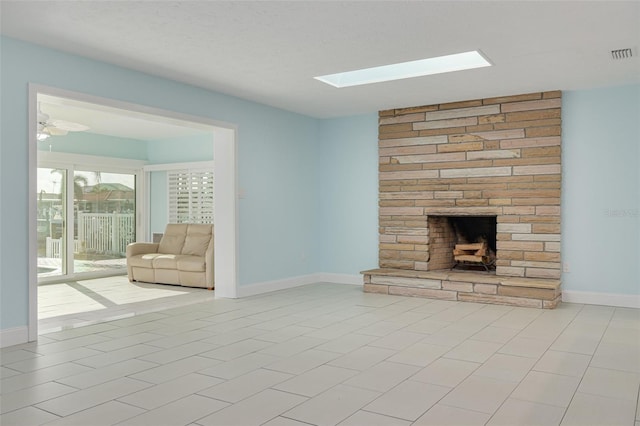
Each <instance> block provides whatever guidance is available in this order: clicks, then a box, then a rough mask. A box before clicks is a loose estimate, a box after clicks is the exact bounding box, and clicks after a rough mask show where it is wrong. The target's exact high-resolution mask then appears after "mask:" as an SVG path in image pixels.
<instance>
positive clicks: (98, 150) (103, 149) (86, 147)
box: [38, 132, 147, 160]
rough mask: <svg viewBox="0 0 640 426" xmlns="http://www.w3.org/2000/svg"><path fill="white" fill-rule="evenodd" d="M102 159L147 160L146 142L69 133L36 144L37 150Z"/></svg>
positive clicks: (86, 133) (84, 133)
mask: <svg viewBox="0 0 640 426" xmlns="http://www.w3.org/2000/svg"><path fill="white" fill-rule="evenodd" d="M49 149H51V151H52V152H64V153H74V154H84V155H98V156H102V157H115V158H130V159H132V160H146V159H147V142H146V141H141V140H137V139H129V138H118V137H115V136H105V135H98V134H95V133H89V132H69V133H68V134H66V135H65V136H51V137H50V138H48V139H45V140H44V141H39V142H38V150H41V151H49Z"/></svg>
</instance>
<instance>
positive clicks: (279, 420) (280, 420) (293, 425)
mask: <svg viewBox="0 0 640 426" xmlns="http://www.w3.org/2000/svg"><path fill="white" fill-rule="evenodd" d="M194 426H195V425H194ZM262 426H309V423H303V422H299V421H297V420H293V419H288V418H286V417H276V418H275V419H273V420H269V421H268V422H266V423H263V424H262Z"/></svg>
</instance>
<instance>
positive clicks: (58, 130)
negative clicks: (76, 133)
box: [45, 126, 69, 136]
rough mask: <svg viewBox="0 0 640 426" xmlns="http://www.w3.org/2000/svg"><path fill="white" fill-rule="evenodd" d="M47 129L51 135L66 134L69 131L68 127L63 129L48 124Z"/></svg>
mask: <svg viewBox="0 0 640 426" xmlns="http://www.w3.org/2000/svg"><path fill="white" fill-rule="evenodd" d="M45 131H46V132H47V133H49V134H50V135H51V136H64V135H66V134H67V133H69V131H68V130H66V129H61V128H59V127H53V126H47V127H46V128H45Z"/></svg>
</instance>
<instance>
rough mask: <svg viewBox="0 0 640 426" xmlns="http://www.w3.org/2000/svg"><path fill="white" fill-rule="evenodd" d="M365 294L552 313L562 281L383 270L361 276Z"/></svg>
mask: <svg viewBox="0 0 640 426" xmlns="http://www.w3.org/2000/svg"><path fill="white" fill-rule="evenodd" d="M361 273H362V274H363V275H364V283H365V284H364V292H366V293H378V294H392V295H402V296H413V297H425V298H432V299H445V300H458V301H468V302H476V303H491V304H499V305H510V306H523V307H531V308H543V309H553V308H555V307H557V305H558V304H559V303H560V300H561V294H562V293H561V291H560V281H559V280H553V279H541V278H520V277H507V276H496V275H495V274H487V273H482V272H473V271H415V270H408V269H393V268H380V269H371V270H367V271H362V272H361Z"/></svg>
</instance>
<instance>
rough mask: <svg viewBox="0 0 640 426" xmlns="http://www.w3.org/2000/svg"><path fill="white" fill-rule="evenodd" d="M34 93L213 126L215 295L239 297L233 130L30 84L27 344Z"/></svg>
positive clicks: (33, 252)
mask: <svg viewBox="0 0 640 426" xmlns="http://www.w3.org/2000/svg"><path fill="white" fill-rule="evenodd" d="M38 94H43V95H50V96H56V97H60V98H67V99H72V100H77V101H81V102H87V103H93V104H98V105H104V106H107V107H112V108H119V109H124V110H128V111H131V112H133V113H142V114H151V115H156V116H160V117H166V118H168V119H174V120H182V121H188V122H192V123H198V124H204V125H207V126H210V127H211V131H212V132H213V141H214V142H213V162H214V173H215V179H214V193H215V194H216V202H215V203H214V217H215V224H216V231H215V233H214V246H215V250H214V253H215V254H214V256H215V258H214V264H215V265H216V267H215V272H214V275H215V277H214V279H215V297H216V298H235V297H237V295H238V289H237V286H238V282H237V281H238V197H237V193H238V191H237V152H238V148H237V126H236V125H235V124H231V123H226V122H222V121H217V120H213V119H210V118H205V117H199V116H193V115H188V114H182V113H178V112H175V111H169V110H164V109H159V108H153V107H148V106H144V105H139V104H133V103H128V102H123V101H118V100H115V99H108V98H102V97H98V96H93V95H87V94H85V93H79V92H73V91H68V90H63V89H58V88H55V87H49V86H43V85H38V84H29V95H28V96H29V98H28V105H29V117H28V118H29V119H28V123H29V132H28V143H29V212H28V220H29V231H28V238H29V271H28V279H29V323H28V328H29V341H30V342H31V341H35V340H37V338H38V273H37V262H36V259H37V257H38V245H37V227H36V219H37V218H36V211H37V206H36V202H37V167H38V152H37V140H36V137H37V109H38Z"/></svg>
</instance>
